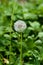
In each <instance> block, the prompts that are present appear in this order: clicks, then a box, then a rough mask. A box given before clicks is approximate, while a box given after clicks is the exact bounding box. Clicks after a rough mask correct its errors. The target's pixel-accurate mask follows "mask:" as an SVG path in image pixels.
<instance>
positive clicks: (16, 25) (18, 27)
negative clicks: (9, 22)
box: [14, 20, 27, 32]
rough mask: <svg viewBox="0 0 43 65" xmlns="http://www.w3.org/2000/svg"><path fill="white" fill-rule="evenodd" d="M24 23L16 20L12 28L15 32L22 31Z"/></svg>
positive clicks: (24, 27) (24, 26)
mask: <svg viewBox="0 0 43 65" xmlns="http://www.w3.org/2000/svg"><path fill="white" fill-rule="evenodd" d="M26 27H27V26H26V23H25V22H24V21H21V20H18V21H16V22H15V23H14V29H15V30H16V31H17V32H23V31H24V30H25V29H26Z"/></svg>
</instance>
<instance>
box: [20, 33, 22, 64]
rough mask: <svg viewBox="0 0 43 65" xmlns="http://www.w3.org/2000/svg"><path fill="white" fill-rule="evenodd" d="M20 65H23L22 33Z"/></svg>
mask: <svg viewBox="0 0 43 65" xmlns="http://www.w3.org/2000/svg"><path fill="white" fill-rule="evenodd" d="M20 65H22V33H21V49H20Z"/></svg>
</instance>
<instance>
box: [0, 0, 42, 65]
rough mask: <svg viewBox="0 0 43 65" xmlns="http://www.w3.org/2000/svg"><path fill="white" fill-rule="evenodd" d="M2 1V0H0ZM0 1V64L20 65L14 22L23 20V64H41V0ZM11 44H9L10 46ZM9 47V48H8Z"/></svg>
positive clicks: (18, 38) (17, 34) (17, 37)
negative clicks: (24, 25) (6, 61)
mask: <svg viewBox="0 0 43 65" xmlns="http://www.w3.org/2000/svg"><path fill="white" fill-rule="evenodd" d="M2 1H3V0H2ZM2 1H0V65H3V64H5V63H4V61H3V58H5V59H7V60H8V61H9V62H10V64H6V65H20V42H19V41H20V34H19V33H18V32H16V31H15V30H14V23H15V22H16V21H17V20H23V21H25V22H26V24H27V29H26V30H25V32H23V42H22V47H23V48H22V49H23V50H22V52H23V53H22V54H23V64H24V65H43V0H35V1H36V2H33V1H32V0H31V1H29V2H25V4H23V3H21V2H20V3H19V2H17V1H16V0H9V1H8V2H6V0H5V2H4V1H3V2H2ZM10 45H11V46H10ZM9 48H10V49H9ZM9 56H10V59H9Z"/></svg>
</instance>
